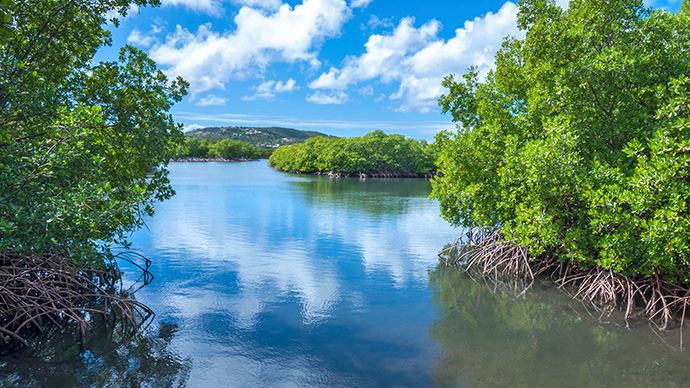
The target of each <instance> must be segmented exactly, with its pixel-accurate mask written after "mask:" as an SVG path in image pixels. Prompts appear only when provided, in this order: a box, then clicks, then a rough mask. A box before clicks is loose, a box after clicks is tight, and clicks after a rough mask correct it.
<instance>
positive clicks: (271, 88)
mask: <svg viewBox="0 0 690 388" xmlns="http://www.w3.org/2000/svg"><path fill="white" fill-rule="evenodd" d="M296 85H297V82H296V81H295V80H294V79H292V78H290V79H289V80H287V81H286V82H284V83H283V81H277V82H276V81H265V82H262V83H261V84H259V85H258V86H256V87H255V88H254V94H253V95H251V96H245V97H243V99H244V100H247V101H252V100H259V99H263V100H270V99H272V98H274V97H275V96H276V93H287V92H293V91H295V90H297V89H299V87H298V86H296Z"/></svg>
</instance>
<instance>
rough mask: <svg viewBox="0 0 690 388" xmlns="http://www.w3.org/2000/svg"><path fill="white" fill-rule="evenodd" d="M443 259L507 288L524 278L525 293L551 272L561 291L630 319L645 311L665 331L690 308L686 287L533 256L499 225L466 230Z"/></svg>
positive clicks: (689, 296) (441, 253) (681, 321)
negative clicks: (540, 276)
mask: <svg viewBox="0 0 690 388" xmlns="http://www.w3.org/2000/svg"><path fill="white" fill-rule="evenodd" d="M439 257H440V258H441V259H442V260H443V261H444V262H445V263H446V264H447V265H453V266H458V267H462V268H463V269H465V270H466V271H467V272H468V273H469V272H470V271H473V272H476V273H478V274H479V275H480V276H482V277H483V278H485V279H487V278H489V279H492V280H493V281H494V282H498V281H499V280H500V281H502V282H503V284H506V280H514V279H523V280H524V282H523V283H522V284H524V288H523V289H522V292H520V293H521V294H524V292H525V291H526V290H527V289H528V288H529V287H530V286H531V285H532V284H533V283H534V280H535V275H538V274H542V273H548V274H550V277H551V279H553V281H554V282H555V283H556V284H557V285H558V286H559V287H560V288H561V289H564V290H569V291H571V292H572V296H573V297H574V298H579V299H581V300H584V301H586V302H590V303H592V304H593V305H595V306H604V307H606V308H618V307H620V308H622V309H623V310H624V311H625V319H626V320H627V319H629V318H630V317H631V316H632V315H633V313H634V311H635V310H636V308H638V307H641V308H642V309H643V310H644V313H645V315H646V316H647V317H648V318H649V319H650V320H651V321H652V322H655V323H656V324H657V326H658V327H659V328H660V329H662V330H663V329H665V328H667V327H668V324H669V322H670V321H671V320H672V319H673V318H674V317H678V316H679V315H680V324H681V328H682V326H683V324H684V321H685V311H686V308H687V306H688V305H689V304H690V288H688V285H679V284H674V283H670V282H668V281H665V280H663V279H661V278H659V277H658V276H652V277H643V278H631V277H628V276H624V275H621V274H618V273H615V272H613V271H612V270H608V269H603V268H592V269H588V270H584V269H581V268H578V267H577V266H575V265H573V264H571V263H567V262H566V263H557V262H554V261H552V260H549V259H544V258H536V259H535V258H530V256H529V253H528V250H527V249H526V248H524V247H521V246H520V245H519V244H516V243H514V242H512V241H509V240H506V239H505V238H504V237H503V235H502V234H501V230H500V228H498V227H490V228H473V229H470V230H468V231H467V232H466V233H465V234H463V235H462V236H460V237H459V238H458V239H456V240H455V242H454V243H453V244H451V246H450V247H448V248H446V249H444V250H443V251H441V252H440V253H439ZM514 284H515V283H514Z"/></svg>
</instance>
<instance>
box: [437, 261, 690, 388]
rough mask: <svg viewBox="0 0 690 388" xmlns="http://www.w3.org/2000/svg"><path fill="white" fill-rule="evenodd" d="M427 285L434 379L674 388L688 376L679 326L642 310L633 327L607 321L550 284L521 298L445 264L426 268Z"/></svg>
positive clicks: (448, 383)
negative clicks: (660, 327)
mask: <svg viewBox="0 0 690 388" xmlns="http://www.w3.org/2000/svg"><path fill="white" fill-rule="evenodd" d="M429 287H430V288H431V289H432V292H433V299H432V302H433V304H434V307H435V309H436V311H437V318H436V320H435V321H434V322H433V323H432V324H431V325H430V329H429V330H430V335H431V337H432V338H433V339H434V340H435V341H436V342H437V345H438V346H439V356H438V358H437V359H436V360H435V361H434V364H433V367H432V370H431V371H430V374H431V375H432V377H433V380H434V383H435V385H437V386H442V387H453V386H460V387H502V386H511V387H553V386H565V387H571V386H572V387H595V386H602V387H618V386H620V387H647V386H666V387H676V386H686V384H687V381H688V379H689V378H690V371H689V370H688V368H687V363H688V361H690V356H689V355H688V353H687V352H683V351H681V350H679V349H678V345H677V344H678V342H677V341H678V334H679V329H678V328H676V329H675V330H669V331H666V332H664V333H661V335H660V333H658V332H655V331H654V330H651V329H650V328H649V327H647V322H646V319H645V318H644V317H643V318H642V319H641V320H640V321H639V322H637V323H636V324H637V326H635V327H630V328H625V324H624V322H620V321H617V320H616V318H614V317H611V323H604V322H601V321H600V320H597V319H596V318H595V317H592V316H591V315H590V314H588V312H587V309H586V308H585V307H584V306H583V305H582V304H581V303H579V302H577V301H574V300H572V299H571V298H569V297H568V296H567V295H564V294H563V293H562V292H560V291H558V290H556V289H554V287H553V286H550V285H541V284H535V285H534V286H533V287H532V288H531V289H530V290H529V291H528V292H527V293H525V294H524V295H523V296H522V297H518V298H516V297H515V293H514V292H511V290H502V289H501V287H500V285H499V286H498V287H493V286H491V287H489V286H487V285H486V284H481V283H479V282H476V281H474V280H473V279H471V278H470V277H469V276H468V275H467V274H466V273H464V272H463V271H461V270H458V269H457V268H454V267H447V266H445V264H439V265H438V266H437V267H436V268H435V269H434V270H430V271H429ZM613 322H620V324H615V323H613ZM674 336H675V341H674V340H673V337H674ZM686 337H687V334H686ZM671 343H675V344H676V345H675V348H674V347H672V346H669V344H671Z"/></svg>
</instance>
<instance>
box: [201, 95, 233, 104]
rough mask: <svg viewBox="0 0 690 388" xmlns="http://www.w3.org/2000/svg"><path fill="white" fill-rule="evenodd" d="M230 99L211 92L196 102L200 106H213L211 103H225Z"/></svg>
mask: <svg viewBox="0 0 690 388" xmlns="http://www.w3.org/2000/svg"><path fill="white" fill-rule="evenodd" d="M227 101H228V100H227V99H226V98H223V97H218V96H216V95H214V94H209V95H208V96H206V97H204V98H202V99H200V100H199V102H197V103H196V105H198V106H211V105H225V103H226V102H227Z"/></svg>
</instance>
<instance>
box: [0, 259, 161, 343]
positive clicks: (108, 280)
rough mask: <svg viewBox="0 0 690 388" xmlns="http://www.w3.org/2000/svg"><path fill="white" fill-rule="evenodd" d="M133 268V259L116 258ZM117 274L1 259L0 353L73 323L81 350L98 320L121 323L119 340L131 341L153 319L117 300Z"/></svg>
mask: <svg viewBox="0 0 690 388" xmlns="http://www.w3.org/2000/svg"><path fill="white" fill-rule="evenodd" d="M115 256H116V257H119V258H120V259H124V260H127V261H130V262H133V263H135V264H136V263H137V259H138V258H140V256H138V255H137V254H135V253H130V252H121V253H117V254H116V255H115ZM149 264H150V262H148V261H147V260H146V261H145V262H144V265H143V266H140V268H141V269H142V270H143V272H144V274H145V275H144V283H146V282H147V281H149V282H150V280H151V278H152V277H151V275H150V273H149V272H148V270H147V268H148V265H149ZM118 275H119V269H118V268H117V267H116V266H114V265H111V266H109V267H108V268H103V269H98V268H91V267H89V266H86V265H77V264H74V263H73V262H72V261H71V260H70V259H69V258H65V257H62V256H58V255H54V256H50V257H37V256H30V257H26V256H20V255H17V254H13V253H11V252H10V253H7V254H5V255H4V256H2V257H0V353H11V352H13V351H17V350H20V349H21V348H23V347H26V346H29V340H30V339H31V338H33V337H35V336H36V335H38V334H40V333H43V332H45V331H46V330H50V329H52V328H56V327H58V328H59V327H61V325H62V324H63V323H65V322H72V323H73V324H75V326H76V328H77V335H78V338H79V342H81V343H82V344H83V341H84V340H85V336H86V332H87V331H88V330H90V329H91V327H92V322H93V318H94V316H96V315H100V316H102V317H103V318H104V321H107V320H108V318H117V319H120V320H121V323H122V325H120V327H122V328H123V329H122V330H123V331H125V332H123V333H121V334H122V337H121V338H123V340H125V339H126V338H129V337H130V336H132V335H134V333H135V332H136V331H138V330H139V329H140V328H141V327H142V326H143V325H144V324H145V323H146V322H148V321H150V318H152V317H153V315H154V314H153V311H152V310H151V309H149V308H148V307H147V306H145V305H144V304H142V303H140V302H137V301H136V300H133V299H128V298H125V297H122V296H119V295H118V293H119V292H118V291H119V290H121V283H120V287H115V285H116V284H117V279H119V276H118Z"/></svg>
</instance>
